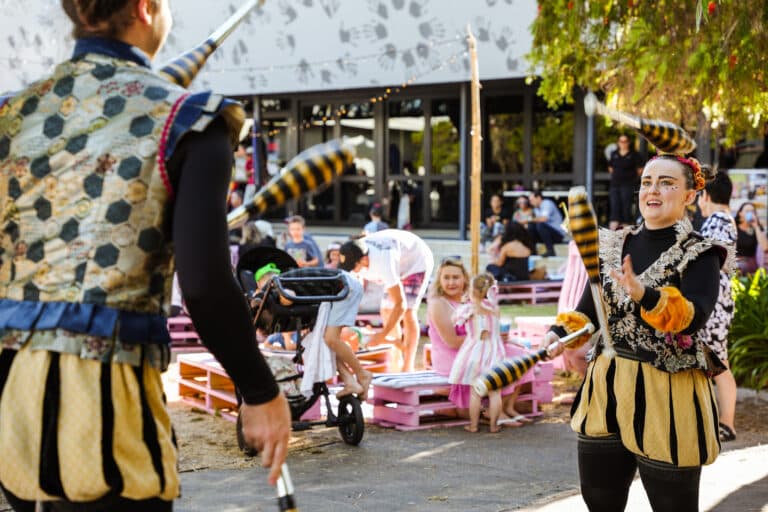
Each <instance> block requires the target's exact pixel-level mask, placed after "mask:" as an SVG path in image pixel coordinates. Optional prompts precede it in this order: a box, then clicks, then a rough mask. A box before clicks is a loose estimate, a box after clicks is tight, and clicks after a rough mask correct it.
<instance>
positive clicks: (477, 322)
mask: <svg viewBox="0 0 768 512" xmlns="http://www.w3.org/2000/svg"><path fill="white" fill-rule="evenodd" d="M496 295H497V287H496V280H495V279H494V278H493V276H492V275H491V274H489V273H487V272H485V273H482V274H479V275H477V276H475V277H474V278H473V279H472V285H471V287H470V299H471V300H470V302H469V303H467V304H463V305H461V306H460V307H458V308H457V309H456V311H455V313H454V314H453V322H454V323H455V324H456V325H457V326H460V325H463V326H464V327H465V329H466V332H467V337H466V340H465V341H464V343H463V344H462V345H461V348H460V349H459V353H458V354H457V355H456V359H455V360H454V362H453V366H452V367H451V373H450V375H449V377H448V381H449V382H450V383H451V393H450V397H451V400H454V397H455V398H460V397H464V396H466V394H467V393H469V395H470V396H469V419H470V424H469V425H468V426H466V427H465V429H466V430H468V431H469V432H477V425H478V422H479V421H480V406H481V398H480V395H478V394H477V393H475V392H474V390H472V388H471V384H472V382H473V381H474V380H475V378H476V377H477V376H479V375H480V374H482V373H483V372H485V371H486V370H488V369H489V368H490V367H491V366H492V365H493V364H494V363H497V362H499V361H501V360H502V359H503V358H504V355H505V352H504V342H503V341H502V339H501V333H500V329H499V308H498V303H497V299H496ZM488 402H489V407H488V417H489V420H490V431H491V432H498V431H499V430H500V427H499V425H498V420H499V415H500V413H501V391H500V390H496V391H491V392H489V393H488Z"/></svg>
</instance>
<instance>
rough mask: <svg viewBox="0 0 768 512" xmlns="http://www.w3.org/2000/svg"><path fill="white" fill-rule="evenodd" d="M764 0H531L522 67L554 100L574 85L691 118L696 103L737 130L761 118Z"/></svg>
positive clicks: (618, 103) (642, 111)
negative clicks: (534, 9) (534, 10)
mask: <svg viewBox="0 0 768 512" xmlns="http://www.w3.org/2000/svg"><path fill="white" fill-rule="evenodd" d="M767 6H768V2H765V1H764V0H738V1H737V0H708V1H703V0H697V2H672V1H664V2H661V1H650V0H601V1H588V2H587V1H573V2H569V1H556V0H547V1H544V0H539V13H538V16H537V17H536V19H535V20H534V22H533V24H532V25H531V32H532V34H533V47H532V50H531V52H530V54H529V55H528V59H529V62H530V63H531V71H532V72H535V73H537V74H539V76H541V78H542V81H541V87H540V89H539V95H540V96H542V97H543V98H544V99H545V100H546V101H547V103H548V104H549V105H550V106H552V107H556V106H558V105H560V104H562V103H564V102H565V103H570V102H572V101H573V97H572V92H571V91H572V88H573V87H574V86H577V87H583V88H586V89H592V90H601V91H603V92H604V93H605V94H606V97H607V100H608V101H609V102H612V103H613V106H615V107H617V108H619V109H621V110H626V111H629V112H632V113H635V114H638V115H643V116H645V117H657V118H662V119H668V120H673V121H675V122H680V123H682V124H683V125H684V126H685V127H687V128H689V129H692V128H700V127H698V126H697V122H699V121H697V114H699V112H700V111H701V110H702V107H703V106H704V105H707V106H708V107H709V108H708V109H707V112H717V113H718V118H717V119H715V118H710V119H706V122H707V123H710V124H712V123H713V122H714V121H717V122H718V123H719V124H721V125H726V126H727V129H728V135H729V136H731V137H733V138H735V137H734V136H736V135H738V136H740V135H741V134H742V133H743V132H744V131H745V130H748V129H750V128H752V126H753V123H755V122H756V120H760V121H764V120H765V119H766V118H768V76H766V75H765V73H766V72H768V71H766V70H768V30H766V28H768V27H766V26H765V25H766V23H768V7H767Z"/></svg>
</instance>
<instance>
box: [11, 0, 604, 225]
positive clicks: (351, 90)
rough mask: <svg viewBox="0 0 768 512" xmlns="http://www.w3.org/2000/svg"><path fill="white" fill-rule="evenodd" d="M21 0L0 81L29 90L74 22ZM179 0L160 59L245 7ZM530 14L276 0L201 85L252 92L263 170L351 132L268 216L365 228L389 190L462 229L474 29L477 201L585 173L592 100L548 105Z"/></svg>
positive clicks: (450, 3)
mask: <svg viewBox="0 0 768 512" xmlns="http://www.w3.org/2000/svg"><path fill="white" fill-rule="evenodd" d="M18 4H19V6H14V5H11V3H10V2H6V3H0V14H2V15H3V16H2V21H0V26H3V27H4V29H7V30H5V32H6V33H8V34H9V38H10V39H9V41H13V44H12V47H13V48H12V49H13V50H14V51H13V52H12V56H11V58H8V59H6V58H3V59H0V70H3V68H6V72H4V73H0V90H13V89H16V88H19V87H22V86H23V85H24V84H25V83H26V82H28V81H30V80H32V79H34V78H36V76H35V75H36V74H38V75H39V74H42V73H44V72H45V71H46V69H47V68H50V66H51V65H52V64H53V62H55V61H57V60H61V59H63V58H65V57H66V55H67V54H68V52H69V48H68V44H67V43H65V44H62V43H61V41H62V37H63V34H60V33H58V32H61V29H60V28H57V29H55V30H54V27H62V26H64V27H67V26H69V25H68V23H67V21H66V19H62V18H63V15H62V13H61V12H60V7H59V5H58V3H52V2H50V1H47V0H38V1H32V2H28V3H27V2H24V3H23V8H22V7H20V6H21V4H22V3H21V2H18ZM54 4H55V5H54ZM171 6H172V8H173V10H174V29H173V32H172V34H171V37H170V38H169V40H168V44H167V45H166V48H165V49H164V52H163V54H162V55H161V56H160V57H159V58H158V59H157V61H158V62H159V63H162V62H165V61H167V60H171V59H172V58H173V57H175V56H176V55H178V54H180V53H183V52H184V51H186V50H188V49H189V48H192V47H194V46H196V45H197V44H198V43H199V42H200V41H202V40H203V39H204V38H205V37H206V36H207V35H208V34H209V33H211V32H212V31H213V30H214V29H215V28H216V27H217V26H219V25H220V24H221V23H222V22H223V21H224V20H225V19H226V18H227V17H228V16H229V15H230V14H231V13H232V12H234V10H235V9H236V8H237V7H238V5H237V4H236V3H235V2H234V1H227V2H218V1H215V0H184V2H178V1H177V2H172V4H171ZM11 11H13V12H11ZM536 13H537V4H536V1H535V0H470V1H467V0H267V1H266V3H265V4H264V5H263V6H262V7H259V8H257V9H255V10H254V11H253V12H252V13H251V14H250V15H249V16H248V18H247V19H246V20H245V21H244V23H243V24H242V25H241V26H240V27H238V28H237V29H236V31H235V32H234V33H233V34H232V36H231V37H230V38H229V39H228V40H227V41H226V42H225V43H224V44H223V45H222V47H221V48H220V49H219V50H217V52H216V53H215V54H214V55H213V56H212V57H211V58H210V59H209V62H208V63H207V64H206V67H205V68H204V71H203V72H202V73H201V74H200V76H199V77H198V78H197V80H196V82H195V83H194V84H193V88H198V89H213V90H215V91H216V92H218V93H222V94H227V95H229V96H232V97H236V98H239V99H241V100H242V101H243V102H244V103H245V105H246V107H247V109H248V110H249V114H250V116H251V117H252V118H253V120H254V125H255V126H256V127H258V129H256V130H253V132H255V133H256V136H257V140H261V141H263V143H264V144H254V147H256V149H257V153H258V152H259V150H261V152H262V153H263V154H264V157H265V158H264V159H265V160H266V164H265V165H264V167H265V169H266V172H265V173H264V174H265V175H264V176H263V177H262V179H268V177H269V176H270V175H272V174H274V173H276V172H279V169H280V167H281V166H282V165H283V164H284V163H285V162H287V161H288V160H289V159H290V158H291V157H292V156H294V155H296V154H297V153H298V152H299V151H301V150H302V149H305V148H308V147H310V146H312V145H314V144H317V143H319V142H323V141H325V140H328V139H331V138H336V137H342V136H350V137H356V138H357V141H358V142H359V145H358V156H357V159H356V162H355V166H354V168H352V169H349V171H348V172H346V173H345V174H344V175H343V176H341V178H340V179H339V180H337V181H336V182H335V183H334V184H332V185H331V186H330V187H328V188H327V189H325V190H321V191H319V192H318V193H316V194H314V195H311V196H309V197H307V198H305V199H303V200H301V201H298V202H295V203H293V204H290V205H288V206H287V211H285V210H283V211H279V212H272V213H271V214H270V215H271V216H272V217H273V218H279V217H281V216H282V215H284V214H286V213H289V212H290V213H300V214H302V215H304V216H305V217H306V218H307V220H308V221H309V222H311V223H313V224H323V223H327V224H334V225H350V226H362V224H364V223H365V221H366V217H367V211H368V209H369V207H370V205H371V204H372V203H373V202H375V201H381V202H382V203H383V204H384V206H385V211H386V212H387V213H388V217H389V220H390V221H391V222H392V223H393V224H394V223H395V222H396V218H397V212H398V210H400V212H401V213H402V212H403V209H401V208H399V206H400V204H401V203H402V202H403V201H406V200H407V201H408V202H409V208H408V209H407V210H408V211H409V213H410V222H411V224H412V225H414V226H417V227H441V228H452V227H456V228H457V229H458V230H459V231H460V232H462V233H464V231H465V229H466V226H467V221H468V211H469V179H468V178H469V169H470V164H471V162H470V155H469V153H470V151H469V142H470V127H469V120H470V94H469V93H470V87H469V78H470V71H469V69H470V64H469V57H468V55H467V47H466V34H467V27H471V30H472V32H473V34H474V36H475V38H476V40H477V50H478V62H479V69H480V79H481V82H482V86H483V88H482V92H481V116H482V136H483V142H482V176H483V178H482V182H483V198H484V199H483V202H484V203H487V198H488V197H489V196H490V194H491V193H494V192H504V191H506V192H507V193H508V194H510V197H508V199H507V202H508V203H509V204H508V206H510V207H511V206H512V199H511V195H512V194H514V193H515V191H518V192H517V193H519V191H522V190H531V189H533V188H542V189H543V190H548V191H556V190H560V191H563V192H564V194H565V193H566V192H567V189H568V188H569V187H570V186H571V185H573V184H583V183H585V180H586V178H587V173H586V167H585V161H586V136H587V135H586V134H587V119H586V117H585V116H584V114H583V110H582V109H581V108H573V106H566V107H563V108H561V109H559V110H552V109H550V108H548V107H547V105H545V104H544V103H543V101H542V100H541V99H540V98H539V97H538V96H537V95H536V89H537V82H536V80H535V78H531V76H533V75H534V74H535V73H534V71H532V70H531V69H530V67H529V64H528V63H527V61H526V59H525V55H526V54H527V53H528V52H529V50H530V47H531V40H532V38H531V35H530V31H529V27H530V24H531V23H532V22H533V20H534V18H535V16H536ZM56 30H58V32H56V33H55V34H54V33H53V32H55V31H56ZM56 38H58V39H57V40H54V39H56ZM70 47H71V45H70ZM580 104H581V102H580V98H579V92H578V91H577V92H576V105H580ZM597 124H598V125H599V126H597V127H596V128H597V129H596V137H595V158H594V168H595V169H597V170H598V171H600V172H597V173H596V174H595V175H594V190H595V199H596V205H597V207H598V210H599V211H602V210H603V206H602V199H601V198H602V197H603V194H604V191H605V190H606V189H607V185H606V183H607V173H606V172H605V156H604V154H603V153H604V151H603V149H602V148H604V147H605V146H606V145H607V144H608V143H609V142H614V141H615V132H614V131H613V129H612V128H610V127H608V126H607V125H605V124H604V123H602V122H600V123H597ZM243 135H244V138H246V139H247V138H248V133H247V132H245V133H244V134H243Z"/></svg>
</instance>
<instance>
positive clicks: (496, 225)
mask: <svg viewBox="0 0 768 512" xmlns="http://www.w3.org/2000/svg"><path fill="white" fill-rule="evenodd" d="M510 217H511V215H510V214H509V211H507V209H506V207H505V206H504V199H503V198H502V197H501V196H500V195H499V194H493V195H492V196H491V200H490V205H489V206H488V208H486V209H485V213H484V214H483V224H482V225H481V226H480V242H482V243H487V242H491V241H492V240H493V239H494V238H495V237H497V236H498V235H500V234H502V233H503V232H504V226H505V225H506V224H507V222H509V219H510Z"/></svg>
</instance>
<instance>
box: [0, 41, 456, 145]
mask: <svg viewBox="0 0 768 512" xmlns="http://www.w3.org/2000/svg"><path fill="white" fill-rule="evenodd" d="M466 41H467V37H466V36H462V35H459V34H457V35H456V36H454V37H451V38H447V39H441V40H437V41H435V40H430V41H427V42H420V43H418V44H416V45H413V46H410V47H406V48H402V49H395V48H394V47H393V46H392V45H387V46H385V47H384V50H383V51H381V52H377V53H367V54H363V55H356V56H349V55H346V56H344V57H342V58H336V59H321V60H316V61H306V60H304V59H302V60H301V61H300V62H299V63H292V64H270V65H263V66H238V67H216V66H215V65H213V66H210V64H209V67H207V68H206V69H205V70H204V73H206V74H217V73H233V72H237V73H241V74H252V73H270V74H271V73H275V72H284V71H294V72H298V71H300V70H302V69H317V68H327V67H329V66H344V67H350V66H360V65H364V64H367V63H370V62H382V60H383V59H388V60H390V61H391V62H394V61H396V60H400V61H402V60H404V58H405V56H407V55H411V56H412V55H413V53H416V54H417V55H423V54H425V53H430V52H433V51H435V50H437V49H439V48H444V47H450V46H455V45H460V48H459V49H458V50H456V51H454V52H453V53H451V55H449V56H448V57H447V58H445V59H443V60H441V61H439V62H436V63H432V64H430V65H428V66H426V67H421V68H420V69H419V70H418V71H414V72H412V73H411V74H410V75H409V76H408V78H406V79H404V80H403V81H402V82H400V84H398V85H389V86H386V87H384V88H383V89H382V90H381V91H380V92H379V93H378V94H374V95H372V96H371V97H370V98H369V99H368V101H369V103H371V104H376V103H379V102H382V101H385V100H388V99H390V98H391V97H392V96H394V95H396V94H400V93H402V92H403V91H404V90H406V89H407V88H408V87H410V86H412V85H413V84H415V83H417V82H418V81H419V80H421V79H422V78H424V77H425V76H427V75H429V74H432V73H435V72H438V71H440V70H442V69H445V68H446V67H447V66H453V65H455V64H456V62H457V61H458V60H459V59H460V58H465V57H467V56H468V55H469V52H468V49H467V42H466ZM0 61H8V62H14V63H16V65H19V64H20V65H21V66H26V65H29V64H35V65H41V66H46V67H50V66H52V65H53V62H52V59H50V58H45V59H43V58H41V59H40V60H36V59H28V58H21V57H19V56H0ZM346 114H348V109H347V107H346V106H345V105H339V106H338V107H337V108H336V109H334V110H333V112H332V113H327V114H326V115H322V116H320V117H318V118H317V119H309V120H304V121H303V122H302V123H301V127H302V128H304V129H307V128H311V127H312V122H313V121H315V122H321V123H323V124H325V123H328V122H329V121H333V120H334V119H337V118H341V117H343V116H345V115H346ZM287 129H288V131H293V130H295V129H296V127H295V126H289V127H288V128H287ZM282 131H283V129H282V128H273V129H270V130H268V131H262V132H261V134H262V136H263V135H266V136H268V137H274V136H277V135H279V134H280V133H281V132H282Z"/></svg>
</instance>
